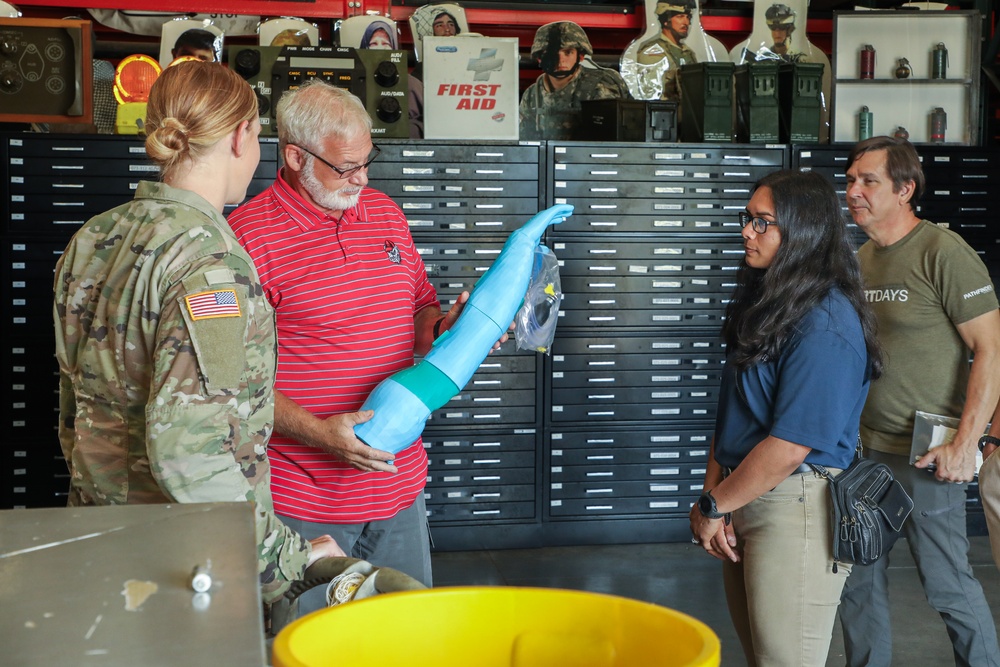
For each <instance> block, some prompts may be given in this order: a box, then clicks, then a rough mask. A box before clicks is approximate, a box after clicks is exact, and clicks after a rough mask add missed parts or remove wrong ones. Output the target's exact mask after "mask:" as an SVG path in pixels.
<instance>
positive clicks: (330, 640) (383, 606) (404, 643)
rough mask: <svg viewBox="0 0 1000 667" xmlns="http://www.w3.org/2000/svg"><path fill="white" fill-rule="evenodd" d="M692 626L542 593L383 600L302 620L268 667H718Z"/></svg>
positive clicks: (666, 613) (698, 627) (649, 609)
mask: <svg viewBox="0 0 1000 667" xmlns="http://www.w3.org/2000/svg"><path fill="white" fill-rule="evenodd" d="M719 661H720V646H719V639H718V637H716V635H715V633H714V632H712V630H711V629H709V627H708V626H707V625H705V624H704V623H702V622H701V621H698V620H697V619H694V618H692V617H690V616H688V615H686V614H682V613H680V612H677V611H674V610H672V609H667V608H666V607H660V606H658V605H654V604H649V603H647V602H639V601H637V600H629V599H627V598H622V597H617V596H614V595H602V594H598V593H587V592H581V591H567V590H559V589H547V588H515V587H503V586H498V587H455V588H432V589H428V590H423V591H409V592H404V593H390V594H386V595H379V596H375V597H372V598H369V599H367V600H358V601H355V602H349V603H347V604H344V605H342V606H338V607H331V608H329V609H323V610H320V611H317V612H315V613H312V614H309V615H307V616H304V617H303V618H301V619H299V620H298V621H295V622H294V623H292V624H290V625H289V626H287V627H286V628H285V629H284V630H282V631H281V632H280V633H278V636H277V637H276V638H275V640H274V655H273V664H274V667H318V666H319V665H336V667H379V666H381V665H393V666H395V665H433V667H471V666H475V667H552V666H558V667H612V666H614V667H623V666H625V665H628V666H633V665H635V666H640V665H641V666H642V667H654V666H661V667H682V666H683V667H718V665H719Z"/></svg>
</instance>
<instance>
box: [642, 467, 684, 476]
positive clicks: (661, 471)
mask: <svg viewBox="0 0 1000 667" xmlns="http://www.w3.org/2000/svg"><path fill="white" fill-rule="evenodd" d="M649 474H650V475H679V474H681V469H680V468H650V469H649Z"/></svg>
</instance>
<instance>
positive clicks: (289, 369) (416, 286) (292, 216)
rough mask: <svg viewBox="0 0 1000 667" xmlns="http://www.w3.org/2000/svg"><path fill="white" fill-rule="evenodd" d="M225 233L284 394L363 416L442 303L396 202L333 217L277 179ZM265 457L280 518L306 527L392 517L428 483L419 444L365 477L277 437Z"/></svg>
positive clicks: (317, 411)
mask: <svg viewBox="0 0 1000 667" xmlns="http://www.w3.org/2000/svg"><path fill="white" fill-rule="evenodd" d="M229 224H230V225H231V226H232V228H233V231H235V232H236V235H237V237H238V238H239V240H240V243H242V244H243V247H244V248H246V250H247V252H248V253H249V254H250V256H251V257H252V258H253V261H254V264H255V265H256V266H257V271H258V273H259V274H260V281H261V284H262V285H263V287H264V292H265V295H266V296H267V299H268V301H269V302H270V303H271V305H272V306H274V309H275V312H276V314H277V323H278V373H277V378H276V381H275V387H276V388H277V389H278V390H279V391H281V392H283V393H284V394H285V395H287V396H288V397H289V398H290V399H292V400H293V401H295V402H296V403H298V404H299V405H301V406H302V407H304V408H305V409H307V410H309V412H311V413H312V414H314V415H316V416H317V417H319V418H320V419H323V418H325V417H328V416H330V415H335V414H339V413H343V412H354V411H356V410H358V409H359V408H360V407H361V404H362V403H363V402H364V400H365V398H367V397H368V394H369V393H370V392H371V390H372V389H374V388H375V385H377V384H378V383H379V382H381V381H382V380H383V379H385V378H386V377H388V376H390V375H392V374H393V373H395V372H396V371H399V370H401V369H403V368H407V367H409V366H412V365H413V361H414V358H413V345H414V332H413V318H414V316H415V314H416V313H417V312H418V311H420V310H422V309H423V308H427V307H431V306H433V307H437V305H438V299H437V294H436V293H435V291H434V288H433V286H431V284H430V282H429V281H428V280H427V274H426V271H425V269H424V263H423V260H422V259H421V258H420V256H419V255H418V254H417V250H416V246H415V245H414V243H413V239H412V237H411V236H410V230H409V227H408V225H407V222H406V218H405V216H404V215H403V212H402V210H400V208H399V206H397V205H396V204H395V203H394V202H393V201H392V200H391V199H389V197H387V196H386V195H384V194H383V193H381V192H378V191H377V190H373V189H371V188H365V189H364V190H362V192H361V197H360V200H359V202H358V205H357V206H355V207H354V208H352V209H350V210H347V211H344V213H343V217H342V218H341V219H340V220H336V219H334V218H332V217H330V216H328V215H327V214H325V213H323V212H321V211H319V210H317V209H316V208H315V207H314V206H312V205H311V204H309V203H307V202H306V201H305V200H304V199H303V198H302V197H301V196H299V194H298V193H296V192H295V191H294V190H293V189H292V188H291V187H290V186H289V185H288V183H286V182H285V181H284V179H283V178H282V177H281V175H280V174H279V176H278V178H277V180H276V181H275V183H274V184H273V185H272V186H271V187H270V188H268V189H267V190H265V191H264V192H262V193H261V194H260V195H258V196H257V197H254V198H253V199H252V200H251V201H249V202H247V203H246V204H245V205H243V206H241V207H239V208H238V209H236V210H235V211H234V212H233V213H232V215H231V216H230V217H229ZM269 454H270V459H271V490H272V493H273V495H274V507H275V511H277V513H278V514H281V515H284V516H288V517H292V518H295V519H300V520H304V521H314V522H322V523H361V522H367V521H377V520H380V519H387V518H390V517H392V516H393V515H395V514H396V513H397V512H399V511H400V510H403V509H406V508H407V507H409V506H410V505H412V504H413V501H414V499H415V498H416V496H417V494H418V493H421V492H422V489H423V487H424V484H425V483H426V479H427V454H426V453H425V452H424V448H423V445H422V443H421V441H420V440H419V439H418V440H417V441H416V442H415V443H414V444H413V445H411V446H410V447H407V448H406V449H404V450H403V451H401V452H399V454H398V455H397V457H396V460H395V465H396V467H397V468H398V469H399V472H398V473H397V474H395V475H391V474H387V473H380V472H361V471H358V470H356V469H354V468H352V467H351V466H349V465H347V464H346V463H342V462H340V461H337V460H336V459H334V458H333V457H331V456H329V455H327V454H324V453H323V452H321V451H319V450H317V449H314V448H312V447H306V446H304V445H301V444H298V443H296V442H295V441H294V440H292V439H290V438H287V437H284V436H283V435H282V434H281V433H278V432H275V434H274V436H273V437H272V438H271V443H270V447H269Z"/></svg>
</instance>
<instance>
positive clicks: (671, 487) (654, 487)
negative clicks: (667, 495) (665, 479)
mask: <svg viewBox="0 0 1000 667" xmlns="http://www.w3.org/2000/svg"><path fill="white" fill-rule="evenodd" d="M649 490H650V491H667V492H670V491H678V490H679V487H678V486H677V485H676V484H650V485H649Z"/></svg>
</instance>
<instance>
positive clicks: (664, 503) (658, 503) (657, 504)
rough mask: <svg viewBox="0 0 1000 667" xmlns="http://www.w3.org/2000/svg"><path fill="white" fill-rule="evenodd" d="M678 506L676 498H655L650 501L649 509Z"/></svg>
mask: <svg viewBox="0 0 1000 667" xmlns="http://www.w3.org/2000/svg"><path fill="white" fill-rule="evenodd" d="M677 506H678V505H677V501H676V500H653V501H650V503H649V509H651V510H660V509H672V508H674V507H677Z"/></svg>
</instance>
